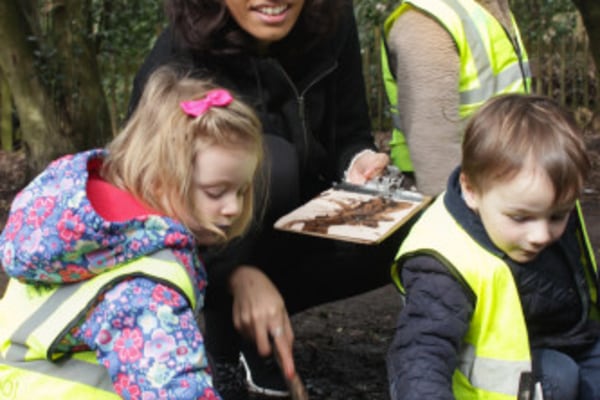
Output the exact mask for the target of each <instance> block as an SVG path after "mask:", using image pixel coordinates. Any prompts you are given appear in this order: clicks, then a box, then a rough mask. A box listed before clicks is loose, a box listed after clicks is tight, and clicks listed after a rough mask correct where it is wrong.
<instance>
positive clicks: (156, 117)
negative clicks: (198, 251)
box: [102, 67, 263, 240]
mask: <svg viewBox="0 0 600 400" xmlns="http://www.w3.org/2000/svg"><path fill="white" fill-rule="evenodd" d="M216 88H217V87H216V86H215V85H213V84H212V83H210V82H208V81H206V80H199V79H194V78H191V77H189V76H187V75H182V74H179V73H178V72H177V71H176V70H174V69H172V68H170V67H161V68H159V69H157V70H156V71H155V72H154V73H153V74H152V75H151V76H150V78H149V80H148V82H147V83H146V86H145V88H144V92H143V94H142V97H141V99H140V102H139V104H138V106H137V108H136V110H135V112H134V113H133V114H132V115H131V117H130V119H129V120H128V122H127V124H126V125H125V127H124V129H123V130H122V131H121V132H120V133H119V135H118V136H117V137H115V138H114V139H113V140H112V142H111V143H110V144H109V145H108V147H107V149H108V157H107V158H106V160H105V162H104V165H103V168H102V176H103V177H104V178H105V179H106V180H108V181H109V182H111V183H113V184H114V185H116V186H118V187H120V188H122V189H124V190H126V191H128V192H130V193H132V194H133V195H134V196H135V197H136V198H138V199H139V200H140V201H142V202H143V203H145V204H147V205H148V206H149V207H151V208H152V209H154V210H156V211H158V212H160V213H163V214H164V215H166V216H169V217H172V218H174V219H177V220H178V221H180V222H181V223H183V224H184V225H186V226H187V227H188V228H189V229H190V230H191V231H192V232H193V233H194V234H196V235H197V234H198V233H200V232H202V231H206V230H210V231H213V232H215V233H216V234H218V235H219V236H221V237H222V239H223V240H227V239H231V238H233V237H236V236H239V235H241V234H243V233H244V231H245V230H246V229H247V228H248V226H249V224H250V222H251V220H252V215H253V207H254V193H253V191H252V187H250V188H249V189H248V193H246V195H245V196H244V204H243V207H242V213H241V215H240V217H239V218H238V219H237V220H236V221H234V223H233V225H232V227H231V230H230V231H229V235H228V236H229V237H225V234H224V233H223V232H222V231H221V230H220V229H219V228H218V227H217V226H215V225H214V224H212V223H210V222H209V221H207V219H206V218H205V216H204V215H202V212H200V210H198V208H197V206H196V204H195V202H194V188H193V182H194V180H193V174H194V161H195V156H196V154H197V153H198V151H200V150H202V149H203V148H206V147H209V146H211V145H215V144H216V145H219V146H224V147H232V148H236V149H239V148H243V149H244V150H245V151H247V152H250V153H252V154H255V155H256V156H257V158H258V160H259V166H258V167H257V168H256V171H255V174H254V178H256V177H257V174H258V173H259V171H260V170H261V168H260V163H261V162H262V159H263V143H262V126H261V123H260V121H259V119H258V117H257V116H256V114H255V112H254V111H253V110H252V109H251V108H250V107H249V106H247V105H246V104H244V103H243V102H241V101H240V100H237V99H236V98H235V95H234V99H233V101H232V102H231V103H230V104H228V105H227V106H224V107H211V108H210V109H208V110H207V111H206V112H204V113H203V114H201V115H200V116H197V117H194V116H190V115H188V114H186V113H185V112H184V111H183V110H182V108H181V106H180V103H181V102H182V101H189V100H198V99H201V98H204V97H205V96H206V94H207V92H209V91H210V90H213V89H216ZM254 180H255V181H256V179H254Z"/></svg>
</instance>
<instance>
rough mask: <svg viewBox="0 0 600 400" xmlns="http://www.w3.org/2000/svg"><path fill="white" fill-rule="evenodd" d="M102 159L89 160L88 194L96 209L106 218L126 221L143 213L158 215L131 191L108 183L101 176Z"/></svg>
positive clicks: (113, 220)
mask: <svg viewBox="0 0 600 400" xmlns="http://www.w3.org/2000/svg"><path fill="white" fill-rule="evenodd" d="M101 166H102V160H101V159H93V160H90V162H88V175H89V177H88V181H87V186H86V191H87V196H88V199H89V200H90V203H91V204H92V206H93V207H94V210H96V212H97V213H98V214H99V215H100V216H101V217H102V218H104V219H105V220H107V221H111V222H125V221H128V220H130V219H133V218H135V217H139V216H143V215H149V214H153V215H158V214H160V213H157V212H156V211H154V210H152V209H151V208H149V207H147V206H145V205H144V204H143V203H141V202H140V201H138V200H137V199H136V198H135V197H134V196H133V195H131V194H130V193H129V192H127V191H125V190H122V189H119V188H118V187H116V186H114V185H112V184H110V183H108V182H107V181H105V180H104V179H103V178H102V177H101V176H100V167H101Z"/></svg>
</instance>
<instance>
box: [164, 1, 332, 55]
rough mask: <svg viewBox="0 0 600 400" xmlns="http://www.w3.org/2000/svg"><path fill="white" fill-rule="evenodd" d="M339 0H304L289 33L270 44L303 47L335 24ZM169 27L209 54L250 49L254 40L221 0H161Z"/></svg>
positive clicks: (279, 47) (279, 49) (281, 48)
mask: <svg viewBox="0 0 600 400" xmlns="http://www.w3.org/2000/svg"><path fill="white" fill-rule="evenodd" d="M341 3H342V0H305V3H304V8H303V9H302V12H301V14H300V17H299V18H298V21H297V22H296V25H295V26H294V28H293V29H292V31H291V32H290V34H289V35H288V36H287V37H286V38H285V39H283V40H282V41H281V42H280V43H277V44H274V46H273V47H274V48H275V49H277V50H275V51H277V52H285V50H284V49H294V51H299V52H300V53H301V52H302V51H303V50H306V49H308V48H310V47H312V46H313V45H314V44H316V43H318V42H319V41H320V40H322V38H323V37H324V36H327V35H329V34H330V33H332V32H334V31H335V29H336V28H337V22H338V18H339V14H340V12H341V11H342V10H341V9H342V4H341ZM165 13H166V15H167V17H168V18H169V22H170V24H171V27H172V30H173V32H174V33H175V35H177V37H178V39H179V40H181V41H182V44H183V45H184V46H185V47H189V48H190V49H193V50H196V51H200V52H206V53H210V54H235V53H241V52H248V51H250V52H252V51H254V50H255V47H256V41H255V39H254V38H253V37H252V36H250V34H248V33H247V32H246V31H244V30H243V29H242V28H240V27H239V26H238V24H237V23H236V22H235V21H234V20H233V18H231V16H230V14H229V11H228V9H227V6H226V5H225V1H224V0H165Z"/></svg>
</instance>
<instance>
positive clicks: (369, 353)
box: [0, 116, 600, 400]
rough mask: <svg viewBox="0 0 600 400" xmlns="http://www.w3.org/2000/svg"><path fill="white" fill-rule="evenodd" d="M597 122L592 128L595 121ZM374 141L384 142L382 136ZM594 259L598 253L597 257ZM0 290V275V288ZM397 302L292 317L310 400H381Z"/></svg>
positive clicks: (597, 232)
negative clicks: (386, 354) (387, 352)
mask: <svg viewBox="0 0 600 400" xmlns="http://www.w3.org/2000/svg"><path fill="white" fill-rule="evenodd" d="M596 120H598V123H597V126H594V122H596ZM584 124H585V125H586V127H587V128H588V129H586V141H587V143H588V150H589V154H590V158H591V160H592V169H591V171H590V172H591V176H590V179H589V182H588V184H587V186H586V190H585V193H584V196H583V198H582V206H583V209H584V213H585V214H586V221H587V226H588V231H589V234H590V239H591V241H592V244H593V246H594V249H596V251H598V250H597V249H599V248H600V202H599V201H600V118H596V119H593V118H591V116H587V119H586V120H585V121H584ZM376 139H377V140H378V141H379V142H380V143H381V142H382V141H383V142H384V141H385V134H383V136H382V134H379V135H377V136H376ZM24 160H25V157H24V156H23V155H22V154H19V153H17V154H9V153H2V152H0V177H1V178H0V227H1V226H3V225H4V221H5V217H6V211H7V208H8V205H9V204H10V201H11V199H12V197H13V196H14V194H15V193H16V190H17V189H18V187H20V186H22V184H23V182H22V178H23V176H24V175H23V171H24V168H23V163H24ZM596 256H597V257H598V254H597V255H596ZM2 288H3V284H2V276H1V274H0V292H1V289H2ZM400 309H401V302H400V297H399V295H398V293H397V292H396V290H395V288H394V287H393V286H392V285H391V284H390V285H387V286H385V287H382V288H380V289H377V290H374V291H372V292H369V293H365V294H362V295H360V296H356V297H353V298H349V299H345V300H342V301H338V302H334V303H329V304H326V305H322V306H319V307H315V308H312V309H310V310H307V311H305V312H303V313H301V314H298V315H295V316H294V317H293V318H292V320H293V325H294V331H295V334H296V344H295V348H294V354H295V357H296V364H297V368H298V371H299V373H300V376H301V378H302V379H303V381H304V383H305V385H306V387H307V389H308V392H309V396H310V398H311V400H342V399H343V400H354V399H356V400H360V399H365V400H386V399H389V395H388V393H387V377H386V369H385V353H386V351H387V347H388V344H389V342H390V340H391V337H392V335H393V332H394V325H395V320H396V317H397V315H398V312H399V311H400Z"/></svg>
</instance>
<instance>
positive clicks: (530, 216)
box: [461, 161, 574, 263]
mask: <svg viewBox="0 0 600 400" xmlns="http://www.w3.org/2000/svg"><path fill="white" fill-rule="evenodd" d="M461 188H462V191H463V195H464V198H465V201H466V202H467V205H468V206H469V208H471V209H472V210H474V211H475V212H477V213H478V214H479V216H480V217H481V220H482V222H483V226H484V228H485V230H486V232H487V234H488V236H489V237H490V239H491V240H492V242H494V244H495V245H496V246H497V247H498V248H499V249H500V250H502V251H503V252H504V253H505V254H506V255H507V256H508V257H510V258H511V259H512V260H514V261H517V262H519V263H525V262H529V261H532V260H533V259H534V258H535V257H536V256H537V255H538V254H539V253H540V252H541V251H542V250H544V249H545V248H546V247H547V246H548V245H550V244H551V243H553V242H554V241H556V240H557V239H558V238H560V236H561V235H562V234H563V232H564V230H565V227H566V225H567V220H568V218H569V214H570V212H571V210H572V209H573V207H574V203H573V202H570V203H568V204H554V187H553V186H552V183H551V182H550V178H549V177H548V175H547V174H546V172H545V171H542V170H541V169H540V168H537V167H536V166H535V165H534V163H533V162H531V161H529V162H527V163H526V164H525V166H524V168H523V169H522V170H521V171H520V172H519V173H517V175H515V176H514V177H513V178H512V179H508V180H506V181H500V182H493V183H490V184H489V185H488V187H486V188H485V189H484V190H475V189H474V188H473V187H471V185H470V184H469V182H468V179H467V178H466V177H465V176H464V175H461Z"/></svg>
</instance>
